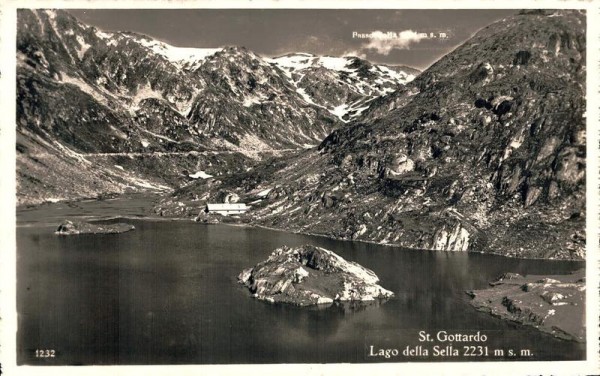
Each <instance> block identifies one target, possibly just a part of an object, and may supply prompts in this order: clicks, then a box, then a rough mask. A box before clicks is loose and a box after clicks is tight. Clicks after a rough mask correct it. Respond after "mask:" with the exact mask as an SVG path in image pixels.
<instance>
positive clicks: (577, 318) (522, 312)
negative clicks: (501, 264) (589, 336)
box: [468, 270, 585, 342]
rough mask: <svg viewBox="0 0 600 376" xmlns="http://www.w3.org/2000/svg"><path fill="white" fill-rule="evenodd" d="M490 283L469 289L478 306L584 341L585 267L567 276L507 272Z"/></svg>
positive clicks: (559, 335)
mask: <svg viewBox="0 0 600 376" xmlns="http://www.w3.org/2000/svg"><path fill="white" fill-rule="evenodd" d="M490 285H491V287H490V288H489V289H485V290H475V291H469V292H468V294H469V295H471V297H473V300H472V301H471V304H472V305H473V306H474V307H476V308H477V309H478V310H480V311H483V312H488V313H490V314H491V315H493V316H496V317H498V318H501V319H504V320H510V321H514V322H518V323H520V324H523V325H531V326H534V327H536V328H538V329H539V330H541V331H544V332H547V333H550V334H552V335H554V336H556V337H559V338H563V339H569V340H575V341H579V342H584V341H585V272H584V270H580V271H578V272H576V273H573V274H571V275H567V276H564V275H560V276H535V275H530V276H527V277H524V276H522V275H519V274H515V273H506V274H505V275H504V276H502V277H501V278H500V279H499V280H498V281H495V282H492V283H490Z"/></svg>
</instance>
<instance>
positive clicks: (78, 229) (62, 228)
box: [54, 220, 135, 235]
mask: <svg viewBox="0 0 600 376" xmlns="http://www.w3.org/2000/svg"><path fill="white" fill-rule="evenodd" d="M131 230H135V226H134V225H130V224H127V223H110V224H92V223H88V222H72V221H69V220H66V221H64V222H62V223H61V224H60V225H59V226H58V228H57V229H56V231H55V232H54V233H55V234H56V235H81V234H121V233H123V232H127V231H131Z"/></svg>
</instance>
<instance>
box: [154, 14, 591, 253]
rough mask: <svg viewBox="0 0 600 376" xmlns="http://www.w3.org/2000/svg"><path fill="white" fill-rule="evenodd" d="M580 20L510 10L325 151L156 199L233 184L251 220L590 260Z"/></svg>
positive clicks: (207, 195)
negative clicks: (247, 206) (587, 250)
mask: <svg viewBox="0 0 600 376" xmlns="http://www.w3.org/2000/svg"><path fill="white" fill-rule="evenodd" d="M585 30H586V25H585V15H584V14H583V13H581V12H579V11H567V10H559V11H545V12H537V11H536V12H531V11H525V12H521V13H520V14H518V15H515V16H513V17H509V18H506V19H504V20H502V21H500V22H497V23H495V24H492V25H490V26H488V27H486V28H484V29H482V30H480V31H479V32H478V33H477V34H476V35H475V36H473V37H472V38H471V39H469V40H468V41H466V42H465V43H464V44H463V45H461V46H459V47H458V48H456V49H455V50H454V51H452V52H451V53H449V54H448V55H446V56H444V57H443V58H442V59H440V60H439V61H438V62H437V63H435V64H434V65H433V66H431V67H430V68H429V69H427V70H426V71H424V72H423V73H422V74H420V75H419V76H418V77H416V79H415V80H413V81H411V82H409V83H407V84H406V85H405V86H402V87H399V88H398V90H396V91H395V92H393V93H391V94H389V95H387V96H385V97H378V98H377V99H374V100H372V101H371V102H370V105H369V108H368V109H365V110H364V111H363V113H362V114H361V116H360V117H357V118H356V119H355V120H354V121H353V122H351V123H349V124H348V125H347V126H345V127H340V128H338V129H336V130H334V131H333V132H332V133H331V134H330V135H329V136H327V138H326V139H325V140H324V141H323V142H322V143H321V144H320V145H319V147H318V148H317V149H313V150H306V151H303V152H299V153H296V154H294V155H292V156H289V157H288V158H287V159H285V160H279V161H273V162H270V163H269V164H268V165H262V166H257V167H255V168H253V169H252V170H250V171H247V172H244V173H241V174H235V175H233V176H228V177H223V178H219V179H214V180H212V181H210V182H198V183H196V184H194V185H190V186H188V187H185V188H182V189H181V190H179V191H177V192H175V195H174V196H173V197H171V198H169V199H166V200H165V201H164V202H163V203H162V204H160V205H159V206H158V207H157V210H158V211H162V212H164V213H168V212H169V210H171V209H170V208H171V207H172V205H173V204H176V203H178V202H179V203H180V202H182V201H185V200H191V199H193V198H202V199H204V200H208V201H213V202H214V201H218V200H219V199H220V198H222V197H232V195H235V196H236V197H239V198H240V200H241V201H244V202H247V203H249V204H251V205H252V207H253V209H252V210H251V211H249V214H248V215H247V217H246V218H245V220H246V221H249V222H251V223H254V224H260V225H263V226H268V227H275V228H281V229H286V230H289V231H296V232H303V233H312V234H323V235H327V236H331V237H335V238H339V239H352V240H364V241H373V242H378V243H384V244H395V245H400V246H406V247H411V248H418V249H434V250H446V251H481V252H493V253H498V254H502V255H507V256H514V257H528V258H549V259H582V258H584V257H585V166H586V126H585V125H586V119H585V77H586V62H585V61H586V56H585V51H586V37H585V35H586V34H585ZM201 204H202V202H201V201H200V202H197V203H195V204H192V203H189V202H188V205H189V206H191V207H192V209H190V210H188V211H189V212H196V213H197V212H198V211H199V208H200V206H201ZM194 205H195V208H194ZM200 219H201V218H200Z"/></svg>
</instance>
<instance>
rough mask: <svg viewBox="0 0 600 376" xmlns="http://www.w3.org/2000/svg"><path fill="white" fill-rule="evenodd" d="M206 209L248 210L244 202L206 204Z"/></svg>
mask: <svg viewBox="0 0 600 376" xmlns="http://www.w3.org/2000/svg"><path fill="white" fill-rule="evenodd" d="M206 208H207V209H208V210H215V211H216V210H248V209H249V208H248V207H247V206H246V204H244V203H241V204H206Z"/></svg>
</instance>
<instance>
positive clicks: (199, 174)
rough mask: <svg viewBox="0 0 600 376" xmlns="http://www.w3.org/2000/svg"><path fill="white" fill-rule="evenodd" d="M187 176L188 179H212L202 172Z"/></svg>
mask: <svg viewBox="0 0 600 376" xmlns="http://www.w3.org/2000/svg"><path fill="white" fill-rule="evenodd" d="M188 176H189V177H190V178H192V179H198V178H200V179H208V178H212V177H213V176H212V175H209V174H207V173H206V172H204V171H202V170H200V171H198V172H196V173H195V174H190V175H188Z"/></svg>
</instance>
